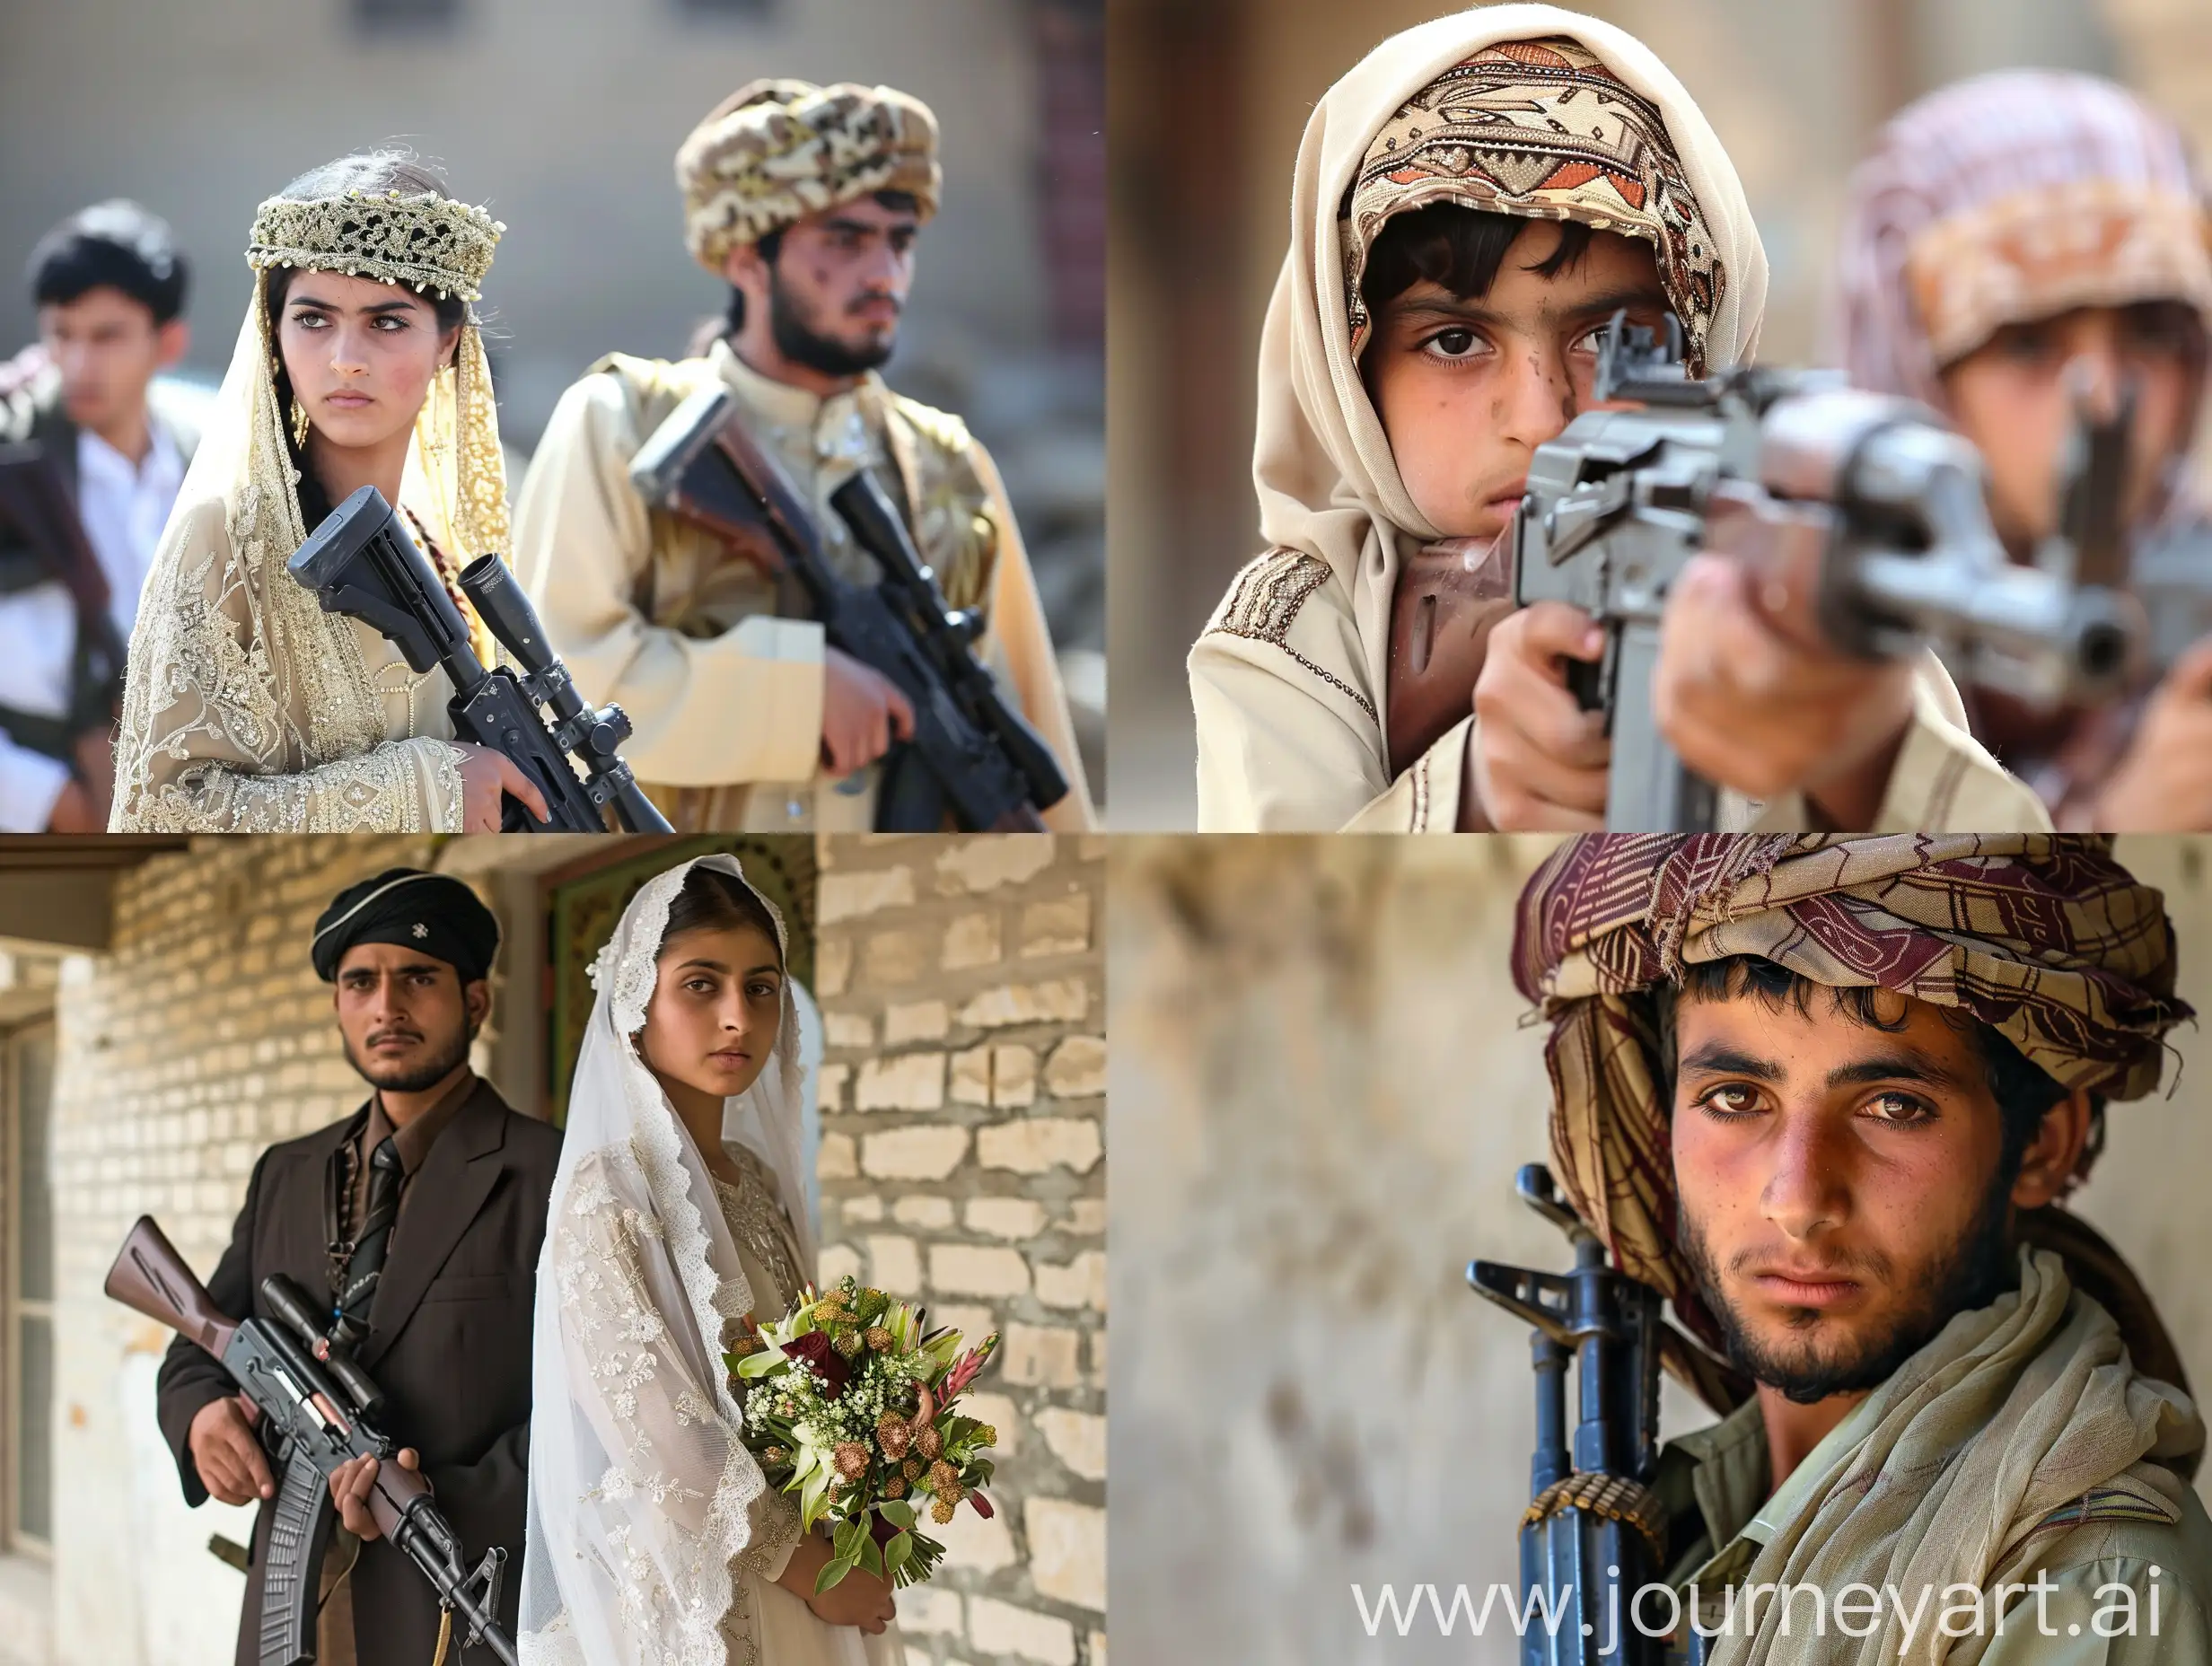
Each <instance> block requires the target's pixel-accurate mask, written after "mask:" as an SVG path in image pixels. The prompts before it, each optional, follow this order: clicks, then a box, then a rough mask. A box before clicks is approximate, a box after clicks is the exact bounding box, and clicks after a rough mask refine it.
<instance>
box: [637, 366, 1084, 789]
mask: <svg viewBox="0 0 2212 1666" xmlns="http://www.w3.org/2000/svg"><path fill="white" fill-rule="evenodd" d="M630 482H631V484H632V485H634V486H635V487H636V488H637V492H638V495H640V496H641V497H643V498H644V499H645V502H646V503H647V504H649V505H651V506H652V507H654V508H655V509H664V510H666V511H668V512H669V513H671V514H675V515H678V516H680V517H681V518H683V519H684V520H687V521H689V522H694V523H695V524H697V525H699V526H703V527H705V528H706V529H707V530H708V531H710V532H712V533H714V534H715V535H716V536H717V537H719V538H721V539H724V541H727V542H733V543H740V544H744V545H748V546H751V547H755V548H757V547H759V543H760V541H761V540H762V539H766V540H767V543H768V547H769V548H770V549H771V550H772V551H773V552H774V556H775V558H776V560H777V563H778V564H779V565H780V570H781V571H783V572H786V573H788V574H791V575H792V576H793V577H794V579H796V580H797V581H798V583H799V585H800V588H801V589H803V591H804V592H806V596H807V600H808V601H809V602H810V603H811V604H812V607H813V610H814V617H815V618H817V619H819V620H821V626H822V631H823V634H824V635H825V636H827V637H828V638H829V645H830V646H831V647H833V648H836V649H838V651H840V652H841V653H848V654H850V655H852V657H853V658H855V659H856V660H858V661H860V662H862V663H863V664H865V665H868V666H872V667H873V668H874V670H876V671H880V672H881V673H882V675H883V676H885V677H886V678H888V679H890V680H891V681H892V682H893V683H895V684H897V685H898V688H899V690H900V693H902V694H904V695H905V696H906V697H907V699H908V701H909V702H910V703H911V704H912V706H913V707H914V738H913V739H912V740H911V741H900V742H898V743H896V744H894V745H893V747H892V748H891V752H890V754H889V755H888V756H887V757H886V758H885V759H884V762H883V777H882V784H881V787H880V790H879V793H878V796H877V799H876V817H875V825H876V828H877V829H878V830H879V831H882V832H921V833H935V832H936V831H937V830H939V829H941V828H942V827H943V826H944V820H945V817H946V816H947V815H948V814H950V816H951V817H952V822H953V825H954V826H955V827H957V828H958V829H960V830H961V831H962V832H970V833H972V832H1000V833H1005V832H1021V831H1023V830H1033V829H1039V828H1041V827H1043V826H1044V822H1043V820H1041V819H1040V817H1039V815H1038V811H1040V810H1049V809H1050V808H1051V807H1052V806H1053V805H1054V804H1057V803H1058V802H1060V800H1061V799H1063V798H1065V797H1066V795H1067V777H1066V776H1065V775H1064V774H1063V773H1062V772H1061V769H1060V766H1059V762H1058V759H1056V758H1054V757H1053V756H1052V750H1051V749H1050V748H1049V747H1048V746H1047V745H1046V744H1045V743H1044V741H1043V739H1042V737H1040V735H1039V734H1038V733H1037V732H1036V731H1035V730H1034V729H1032V728H1031V727H1030V725H1029V723H1028V722H1027V721H1026V720H1025V719H1024V718H1023V716H1022V715H1021V714H1020V713H1019V712H1016V711H1014V709H1013V708H1011V707H1010V706H1007V704H1006V702H1005V699H1004V698H1003V697H1001V696H1000V695H999V692H998V688H997V687H996V684H994V683H993V682H992V680H991V675H990V673H989V672H988V671H986V670H984V668H983V667H982V666H981V665H980V664H979V663H978V662H977V660H976V656H975V654H974V653H973V652H972V651H971V650H972V647H973V644H974V643H975V641H976V639H977V637H979V636H981V635H982V634H983V628H984V619H983V615H982V614H981V612H980V611H979V610H978V609H974V608H967V609H954V608H952V607H951V606H949V605H948V604H947V603H946V601H945V599H944V592H942V591H940V590H939V589H938V588H937V578H936V574H935V573H933V572H932V571H931V570H930V569H929V567H928V566H926V565H924V563H923V561H922V557H921V554H920V552H919V551H918V550H917V549H916V548H915V547H914V540H913V539H912V538H911V537H909V536H908V532H907V528H906V523H905V522H903V521H901V520H900V518H899V512H898V511H897V510H896V509H894V508H893V507H892V506H891V500H890V499H889V498H887V497H886V496H884V495H883V488H882V487H880V486H878V485H877V484H876V483H875V478H874V477H873V475H871V474H870V473H869V472H868V471H867V470H866V469H862V470H861V471H860V472H859V473H857V474H856V475H855V476H854V477H853V478H851V479H849V480H847V482H846V483H845V484H844V485H843V486H841V487H838V489H837V490H836V491H835V492H833V493H831V494H830V495H829V504H830V507H831V508H833V509H835V510H836V511H837V512H838V516H839V518H840V519H842V520H843V521H844V522H845V524H846V525H847V527H848V528H849V529H850V530H851V531H852V535H853V539H854V541H855V542H856V543H857V544H858V545H859V546H860V548H863V549H865V550H866V551H867V552H868V554H869V555H871V556H873V557H875V561H876V565H877V566H880V567H881V568H882V574H883V577H882V583H880V584H848V583H846V582H845V581H844V580H843V579H842V578H840V577H838V574H837V573H836V572H835V571H834V570H833V569H832V568H831V567H830V566H829V561H828V560H827V558H826V557H824V555H823V553H822V548H821V532H820V530H818V529H817V528H816V526H815V525H814V522H813V518H812V515H811V514H810V513H808V511H807V508H806V506H805V504H803V502H802V501H801V499H800V497H799V494H798V489H797V488H796V487H794V486H793V484H792V482H791V477H790V476H789V475H788V474H786V472H785V470H784V468H783V465H782V464H780V463H778V462H777V460H776V459H775V458H773V457H772V456H770V455H769V454H768V452H766V451H764V450H763V449H762V448H761V446H760V445H759V443H758V442H757V441H755V440H754V438H753V437H752V434H750V431H749V430H748V429H747V428H746V426H745V422H744V417H743V416H742V412H741V411H740V409H739V407H738V403H737V397H736V395H734V394H733V393H732V392H731V391H730V390H728V389H727V388H719V387H717V388H706V389H702V390H700V391H698V392H697V393H695V394H693V395H692V396H691V397H690V398H689V399H686V400H685V401H684V402H683V403H682V404H681V405H680V406H678V407H677V408H676V409H675V410H674V412H672V413H671V415H670V416H669V418H668V420H667V421H665V422H663V424H662V425H660V427H658V428H657V429H655V430H654V432H653V434H652V435H651V436H650V437H649V438H648V439H647V440H646V441H645V445H644V446H643V447H642V448H641V449H640V450H639V452H638V453H637V455H636V457H635V458H634V459H633V460H631V462H630Z"/></svg>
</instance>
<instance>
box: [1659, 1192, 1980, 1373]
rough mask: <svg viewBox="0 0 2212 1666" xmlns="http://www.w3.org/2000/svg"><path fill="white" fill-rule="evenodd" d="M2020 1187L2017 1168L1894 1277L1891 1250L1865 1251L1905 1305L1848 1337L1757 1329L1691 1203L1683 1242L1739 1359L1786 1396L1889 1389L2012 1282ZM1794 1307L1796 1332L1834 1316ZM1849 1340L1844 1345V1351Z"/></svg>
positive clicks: (1863, 1266) (1861, 1268) (1863, 1268)
mask: <svg viewBox="0 0 2212 1666" xmlns="http://www.w3.org/2000/svg"><path fill="white" fill-rule="evenodd" d="M2011 1193H2012V1176H2010V1175H2002V1176H2000V1177H1998V1179H1996V1180H1995V1181H1994V1182H1993V1183H1992V1184H1991V1185H1990V1187H1989V1188H1988V1191H1987V1192H1986V1193H1985V1194H1984V1195H1983V1197H1982V1200H1981V1204H1980V1206H1979V1208H1978V1209H1977V1210H1976V1211H1975V1214H1974V1217H1973V1219H1972V1220H1971V1221H1969V1222H1968V1223H1967V1224H1966V1226H1965V1228H1964V1230H1963V1231H1962V1232H1961V1233H1960V1235H1959V1237H1958V1238H1957V1239H1956V1240H1955V1241H1953V1243H1952V1244H1951V1245H1950V1246H1949V1247H1948V1248H1946V1249H1945V1250H1943V1251H1941V1252H1940V1253H1938V1254H1936V1255H1934V1256H1931V1257H1930V1258H1928V1259H1927V1260H1926V1261H1924V1262H1922V1263H1921V1264H1920V1265H1919V1266H1918V1267H1914V1268H1911V1269H1909V1274H1908V1276H1907V1277H1906V1278H1905V1279H1904V1280H1903V1281H1900V1282H1892V1279H1891V1278H1890V1276H1889V1275H1890V1274H1891V1273H1892V1264H1891V1263H1890V1262H1889V1261H1888V1260H1887V1258H1883V1257H1879V1256H1872V1257H1865V1258H1860V1259H1859V1260H1858V1261H1856V1262H1855V1263H1854V1264H1853V1266H1852V1267H1851V1269H1850V1270H1851V1271H1853V1272H1855V1273H1857V1272H1865V1273H1871V1274H1874V1275H1876V1276H1879V1277H1880V1278H1881V1281H1882V1282H1883V1283H1886V1284H1891V1285H1892V1288H1896V1289H1898V1290H1899V1291H1900V1294H1901V1295H1902V1296H1903V1298H1904V1299H1903V1302H1902V1305H1901V1306H1900V1308H1899V1309H1898V1310H1897V1311H1895V1312H1894V1313H1893V1314H1892V1317H1891V1318H1890V1320H1889V1322H1888V1324H1887V1325H1886V1327H1885V1328H1883V1329H1881V1330H1880V1331H1878V1332H1875V1333H1874V1334H1872V1335H1866V1336H1862V1337H1850V1336H1846V1337H1844V1338H1843V1339H1842V1341H1841V1342H1840V1343H1839V1344H1830V1345H1826V1346H1823V1345H1822V1344H1821V1343H1820V1342H1818V1341H1815V1340H1813V1339H1811V1338H1807V1339H1805V1340H1804V1341H1803V1342H1801V1343H1798V1344H1797V1345H1795V1346H1791V1345H1790V1344H1788V1343H1782V1344H1777V1343H1775V1342H1773V1341H1770V1340H1769V1339H1767V1338H1766V1337H1761V1336H1760V1335H1759V1334H1758V1333H1756V1332H1755V1331H1754V1330H1753V1329H1752V1328H1751V1326H1750V1325H1749V1324H1748V1323H1747V1322H1746V1321H1745V1320H1744V1318H1743V1315H1742V1313H1740V1312H1739V1311H1737V1310H1736V1309H1735V1308H1734V1306H1732V1305H1731V1304H1730V1303H1729V1302H1728V1299H1727V1297H1726V1295H1725V1293H1723V1289H1722V1285H1721V1280H1720V1268H1719V1267H1716V1265H1715V1264H1714V1260H1713V1254H1712V1250H1711V1248H1710V1246H1708V1245H1707V1242H1706V1241H1705V1234H1704V1232H1703V1231H1702V1230H1701V1229H1700V1227H1699V1225H1698V1222H1697V1221H1696V1220H1694V1219H1693V1218H1691V1216H1690V1214H1688V1212H1687V1211H1685V1212H1684V1214H1683V1216H1682V1221H1681V1227H1680V1229H1679V1231H1678V1232H1677V1234H1676V1241H1677V1242H1678V1243H1679V1244H1680V1245H1681V1250H1682V1254H1683V1256H1684V1257H1685V1258H1687V1259H1688V1260H1689V1262H1690V1267H1691V1270H1692V1271H1693V1272H1694V1273H1695V1274H1696V1276H1697V1282H1698V1290H1699V1292H1700V1293H1702V1294H1703V1296H1704V1298H1705V1304H1706V1306H1707V1309H1708V1310H1709V1311H1711V1312H1712V1314H1713V1316H1714V1318H1715V1319H1716V1320H1718V1321H1719V1323H1720V1327H1721V1333H1722V1342H1723V1344H1724V1346H1725V1349H1726V1351H1727V1355H1728V1359H1729V1362H1730V1363H1732V1364H1734V1366H1735V1367H1736V1368H1737V1369H1738V1370H1739V1371H1742V1372H1745V1373H1747V1374H1748V1375H1749V1376H1750V1377H1751V1379H1752V1381H1756V1382H1759V1383H1762V1384H1764V1385H1765V1386H1766V1387H1768V1388H1770V1389H1774V1390H1778V1391H1779V1392H1780V1393H1781V1395H1782V1397H1783V1398H1784V1399H1788V1400H1791V1401H1793V1402H1795V1404H1797V1405H1800V1406H1810V1405H1812V1404H1813V1403H1814V1402H1815V1401H1817V1400H1824V1399H1828V1398H1829V1397H1830V1396H1831V1395H1836V1394H1852V1393H1857V1392H1860V1391H1862V1390H1868V1389H1874V1388H1879V1387H1880V1386H1881V1385H1882V1384H1883V1383H1884V1382H1886V1381H1889V1380H1890V1378H1891V1377H1892V1376H1894V1375H1895V1374H1896V1373H1897V1370H1898V1368H1899V1367H1900V1366H1901V1365H1902V1364H1903V1363H1905V1362H1906V1361H1907V1360H1909V1359H1910V1358H1911V1357H1912V1356H1913V1355H1915V1354H1917V1353H1918V1352H1919V1351H1920V1350H1921V1349H1922V1348H1924V1347H1926V1346H1927V1345H1928V1344H1929V1343H1930V1342H1932V1341H1934V1340H1935V1337H1936V1334H1937V1333H1938V1332H1940V1331H1941V1330H1942V1329H1943V1328H1944V1326H1945V1325H1947V1324H1949V1323H1950V1322H1951V1320H1952V1319H1953V1317H1954V1316H1955V1315H1957V1314H1960V1313H1965V1312H1971V1311H1973V1310H1974V1309H1976V1308H1981V1307H1987V1306H1988V1305H1989V1303H1990V1302H1994V1301H1996V1300H1997V1297H1998V1296H1999V1295H2001V1294H2003V1293H2005V1292H2006V1290H2008V1289H2010V1288H2011V1287H2012V1285H2013V1282H2014V1258H2013V1251H2012V1244H2011V1233H2010V1230H2009V1226H2010V1223H2009V1219H2008V1214H2009V1212H2008V1208H2007V1205H2008V1202H2009V1199H2010V1197H2011ZM1786 1311H1787V1312H1788V1314H1789V1318H1788V1320H1787V1321H1786V1322H1787V1323H1788V1325H1789V1328H1791V1329H1792V1330H1793V1331H1798V1330H1811V1329H1813V1328H1817V1327H1818V1326H1819V1325H1820V1324H1821V1322H1822V1320H1823V1318H1824V1316H1823V1315H1822V1314H1821V1311H1820V1310H1818V1309H1816V1308H1796V1309H1791V1310H1786ZM1839 1346H1840V1347H1841V1348H1842V1349H1843V1351H1842V1352H1840V1353H1839V1352H1837V1351H1836V1349H1837V1347H1839Z"/></svg>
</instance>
